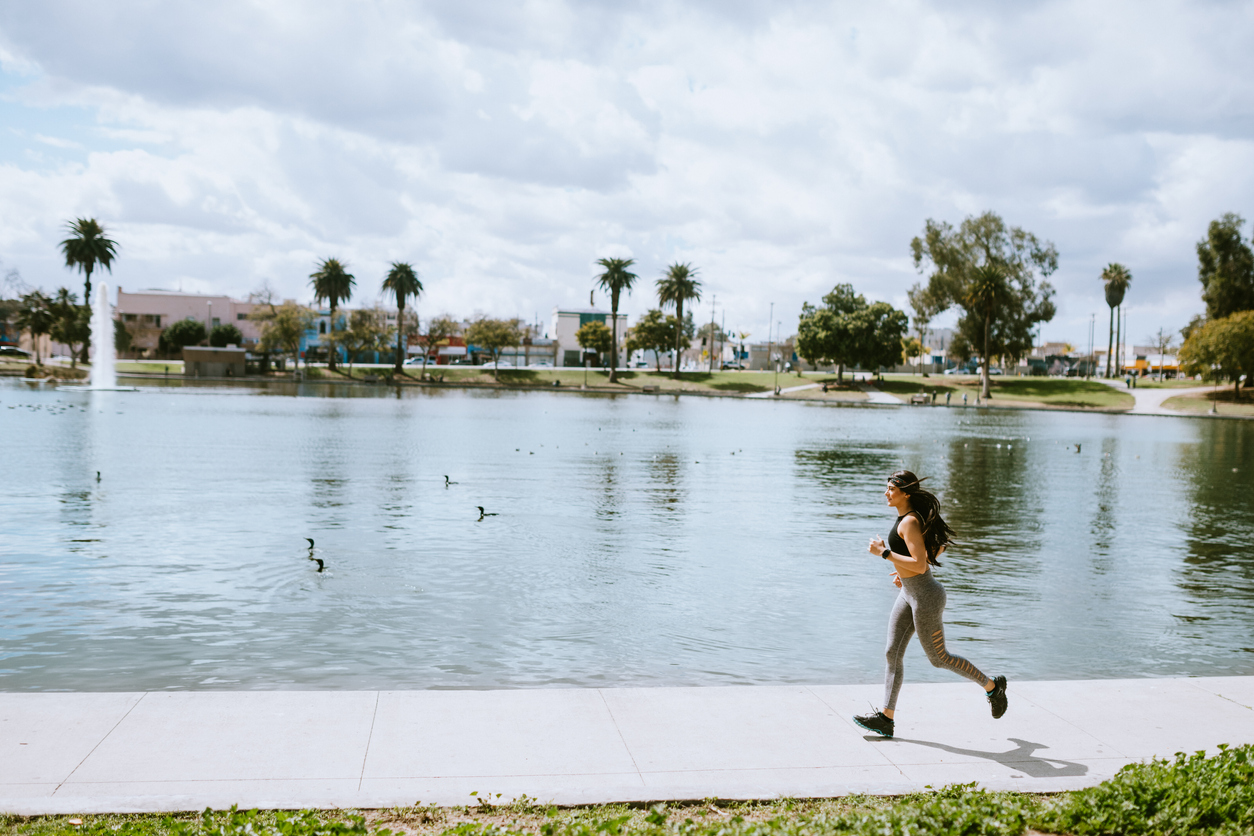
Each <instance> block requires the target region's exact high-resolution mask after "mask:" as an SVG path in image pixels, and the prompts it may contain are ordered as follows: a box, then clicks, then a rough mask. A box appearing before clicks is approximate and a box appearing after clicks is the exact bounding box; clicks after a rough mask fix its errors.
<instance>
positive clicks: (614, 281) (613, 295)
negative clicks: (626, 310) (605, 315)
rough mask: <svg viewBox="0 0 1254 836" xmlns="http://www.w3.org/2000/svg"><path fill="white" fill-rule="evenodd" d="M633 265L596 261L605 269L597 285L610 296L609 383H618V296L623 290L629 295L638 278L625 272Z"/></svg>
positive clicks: (627, 261)
mask: <svg viewBox="0 0 1254 836" xmlns="http://www.w3.org/2000/svg"><path fill="white" fill-rule="evenodd" d="M635 263H636V260H635V259H633V258H599V259H597V264H600V265H601V266H602V267H604V268H605V272H604V273H602V274H601V275H599V276H597V283H598V284H599V285H600V286H601V289H602V290H607V291H609V294H610V318H611V320H612V322H611V326H610V333H611V334H612V335H613V337H614V344H613V345H611V346H610V383H617V382H618V296H619V294H620V293H622V292H623V291H624V290H625V291H627V292H628V293H630V292H631V285H632V282H634V281H635V280H636V279H638V278H640V277H639V276H637V275H636V274H635V273H630V272H628V270H627V268H628V267H630V266H631V265H633V264H635Z"/></svg>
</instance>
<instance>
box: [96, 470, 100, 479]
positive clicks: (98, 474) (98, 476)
mask: <svg viewBox="0 0 1254 836" xmlns="http://www.w3.org/2000/svg"><path fill="white" fill-rule="evenodd" d="M96 481H97V482H99V481H100V471H99V470H97V471H96Z"/></svg>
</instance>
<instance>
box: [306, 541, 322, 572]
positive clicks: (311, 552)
mask: <svg viewBox="0 0 1254 836" xmlns="http://www.w3.org/2000/svg"><path fill="white" fill-rule="evenodd" d="M305 542H306V543H308V544H309V559H310V560H312V561H313V562H314V563H317V564H318V571H319V572H321V571H322V570H323V569H326V568H327V565H326V563H324V562H323V561H322V558H320V557H314V541H313V538H312V537H306V538H305Z"/></svg>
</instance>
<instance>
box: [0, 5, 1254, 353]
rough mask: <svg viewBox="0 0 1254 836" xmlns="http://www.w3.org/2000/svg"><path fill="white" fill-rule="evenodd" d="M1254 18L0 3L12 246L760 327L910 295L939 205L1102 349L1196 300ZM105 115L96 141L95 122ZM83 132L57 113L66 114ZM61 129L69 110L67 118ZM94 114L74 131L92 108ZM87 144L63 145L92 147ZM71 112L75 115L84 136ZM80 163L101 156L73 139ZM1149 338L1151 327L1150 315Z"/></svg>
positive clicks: (905, 8) (1235, 201) (15, 256)
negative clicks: (690, 292) (633, 265)
mask: <svg viewBox="0 0 1254 836" xmlns="http://www.w3.org/2000/svg"><path fill="white" fill-rule="evenodd" d="M1251 17H1254V7H1251V6H1249V5H1248V4H1222V3H1219V4H1207V5H1199V4H1187V3H1182V2H1167V1H1166V0H1160V1H1159V2H1143V3H1132V2H1126V0H1125V2H1116V3H1108V4H1091V3H1082V2H1079V0H1065V1H1064V2H1037V3H1031V4H1017V5H1010V6H1007V5H1005V4H992V3H978V2H972V3H960V4H938V3H928V2H922V0H898V1H897V2H889V3H883V4H875V5H870V6H866V5H854V4H818V3H805V2H800V3H795V4H778V3H757V2H742V3H726V2H725V3H717V4H716V3H690V4H678V3H663V2H639V3H627V4H617V3H615V4H609V3H605V4H595V3H594V4H573V3H568V2H560V1H559V0H527V1H526V2H522V3H517V2H511V3H504V2H502V3H493V4H488V3H476V4H466V3H451V2H449V3H443V2H437V3H431V4H426V5H424V6H422V7H421V8H418V7H414V6H412V5H411V4H404V3H399V2H385V1H384V0H380V2H373V3H366V2H359V3H352V4H340V5H322V6H314V7H310V6H309V5H308V4H298V3H282V2H265V3H262V2H247V0H235V2H230V3H220V4H207V5H206V4H201V5H199V6H188V5H182V6H178V5H176V6H165V7H154V6H152V5H151V4H144V3H137V2H116V3H110V4H87V3H84V2H68V0H67V2H49V3H42V4H38V5H31V4H10V5H8V6H5V7H3V8H0V73H3V75H2V76H0V82H2V83H3V86H2V87H0V101H2V102H3V103H4V104H3V106H4V107H5V114H6V118H8V119H10V120H12V119H14V118H16V119H17V120H18V121H19V122H21V123H24V124H17V125H16V127H18V128H19V132H18V133H17V134H15V135H14V137H13V138H10V139H9V140H7V143H8V144H6V145H0V182H3V184H4V186H3V188H2V189H0V256H2V257H4V259H5V261H6V263H9V264H16V265H18V266H20V267H21V268H22V270H23V273H24V275H25V276H26V277H27V279H28V280H30V281H32V282H35V283H39V284H44V285H45V286H48V285H53V284H57V283H61V282H71V281H72V277H71V276H70V275H69V274H68V273H66V272H64V270H63V268H62V267H61V264H60V259H59V258H58V256H57V253H56V242H57V241H58V240H60V238H61V237H63V235H62V224H63V223H64V221H65V220H66V219H68V218H71V217H75V216H79V215H93V216H96V217H98V218H100V219H101V220H102V221H104V222H105V223H106V224H107V225H108V226H109V227H110V229H112V230H113V232H114V233H115V235H116V237H117V239H118V240H119V241H120V242H121V243H122V254H121V256H122V257H121V258H120V259H119V261H118V262H117V265H116V266H115V273H116V280H117V281H119V282H121V283H123V284H124V285H125V286H127V287H139V286H167V287H173V286H178V285H179V284H180V283H181V284H182V285H183V286H184V287H192V286H195V287H197V288H204V289H208V288H211V287H212V288H215V289H218V290H222V291H226V292H232V293H237V294H243V293H246V292H247V291H248V290H250V289H252V288H253V287H256V286H257V285H258V284H260V282H261V281H262V280H269V281H270V282H271V283H272V284H273V285H274V286H275V287H276V288H277V289H279V290H280V292H282V293H284V294H287V295H293V296H305V295H307V282H308V278H307V277H308V274H309V273H310V272H311V271H312V269H313V264H314V262H315V261H316V260H317V259H319V258H322V257H326V256H330V255H335V256H337V257H340V258H343V259H345V260H346V261H348V262H349V263H350V265H351V266H352V268H353V269H354V270H355V272H356V274H357V276H358V283H359V288H360V293H361V294H362V298H364V299H367V300H370V299H373V298H374V297H375V295H376V293H377V288H376V286H377V284H378V281H379V280H380V279H381V278H382V276H383V274H384V272H385V270H386V267H387V264H388V262H390V261H392V260H398V259H403V260H409V261H412V262H413V263H414V264H415V265H416V266H417V267H418V268H419V270H420V272H421V273H422V275H423V279H424V284H425V285H426V287H427V298H426V299H425V300H424V302H423V303H421V304H422V307H423V308H425V309H426V311H427V312H431V313H434V312H438V311H443V310H449V311H454V312H458V313H470V312H471V311H472V310H476V309H478V310H485V311H495V312H497V313H499V314H502V315H514V314H517V315H522V316H527V317H530V316H532V315H533V314H534V313H536V312H537V311H538V312H540V314H541V316H543V315H544V312H545V311H547V310H548V309H549V308H550V307H552V305H554V304H559V303H560V304H572V303H578V302H584V301H586V299H587V292H588V290H589V289H590V288H591V286H592V279H591V276H592V274H593V272H594V269H595V268H594V264H593V262H594V261H595V259H596V258H599V257H603V256H607V255H630V256H632V257H634V258H636V259H637V263H638V265H639V268H640V272H641V276H642V279H643V280H644V281H643V282H642V284H641V285H639V286H638V288H637V290H636V291H635V292H634V293H633V294H632V296H630V297H629V298H628V299H627V300H626V303H625V304H626V307H627V309H628V310H629V311H630V312H633V313H639V312H643V310H644V309H645V308H647V307H649V306H650V304H651V302H652V282H653V279H654V278H655V277H656V276H657V275H658V274H659V273H660V272H661V270H662V269H663V267H664V266H665V265H666V264H667V263H668V262H671V261H674V260H682V261H691V262H693V263H695V264H696V265H698V266H699V267H700V268H701V271H702V277H703V281H704V282H705V285H706V289H707V294H708V295H707V297H706V298H707V300H708V299H709V298H710V296H712V295H717V297H718V302H719V307H720V308H722V307H723V306H724V305H725V306H726V311H727V322H728V325H729V326H732V327H735V328H736V329H738V330H747V331H751V332H753V333H754V334H755V335H763V334H765V333H766V329H767V321H766V320H767V311H768V308H769V305H770V303H771V302H772V301H773V302H775V303H776V312H777V313H776V319H779V320H781V321H783V322H784V324H785V325H784V327H785V330H787V329H788V328H789V326H791V325H792V324H793V323H794V322H795V319H796V314H797V311H798V309H799V307H800V304H801V302H802V301H803V300H810V301H815V300H817V299H818V298H819V297H821V296H822V295H823V293H825V292H826V291H827V290H828V289H830V287H831V286H832V284H834V283H836V282H838V281H851V282H853V283H854V284H855V285H856V286H857V287H858V289H859V290H860V291H861V292H863V293H866V294H867V295H868V296H871V297H874V298H881V299H888V300H893V301H895V302H897V303H898V304H900V302H901V300H902V299H904V293H905V290H906V289H907V288H908V287H909V286H910V284H912V283H913V282H914V281H917V280H918V279H919V276H918V275H917V274H916V273H915V272H914V270H913V267H912V265H911V264H910V261H909V258H908V244H909V240H910V238H911V237H913V236H914V235H915V234H917V233H918V232H919V231H920V230H921V229H922V227H923V223H924V221H925V220H926V219H927V218H929V217H934V218H938V219H944V220H948V221H950V222H953V223H957V222H958V221H960V220H961V219H962V217H963V215H964V214H968V213H975V212H980V211H984V210H985V209H990V208H991V209H994V210H996V211H999V212H1001V213H1002V214H1003V216H1004V217H1005V218H1006V220H1007V221H1008V222H1009V223H1012V224H1016V225H1021V226H1024V227H1025V228H1027V229H1030V230H1032V231H1033V232H1035V233H1037V234H1038V235H1039V236H1041V237H1043V238H1047V239H1050V240H1052V241H1054V243H1055V244H1057V246H1058V248H1059V250H1060V252H1061V256H1062V258H1061V263H1062V266H1061V269H1060V270H1059V272H1058V274H1056V276H1055V277H1054V279H1053V281H1054V283H1055V284H1056V286H1057V287H1058V289H1059V297H1058V301H1059V317H1058V319H1057V320H1056V321H1055V322H1054V323H1051V324H1050V325H1047V326H1046V328H1045V331H1046V336H1050V335H1051V334H1055V335H1056V336H1057V337H1058V338H1062V339H1069V340H1071V341H1072V342H1076V341H1078V340H1080V339H1081V337H1082V336H1085V335H1086V334H1087V327H1088V320H1089V314H1090V312H1092V311H1098V312H1099V313H1100V312H1101V311H1103V310H1104V302H1102V300H1101V297H1100V283H1098V282H1097V280H1096V276H1097V274H1098V273H1099V272H1100V269H1101V266H1102V265H1103V264H1105V263H1107V262H1109V261H1121V262H1123V263H1126V264H1128V265H1129V266H1130V267H1131V268H1132V270H1133V274H1134V276H1135V279H1134V285H1133V291H1132V293H1130V294H1129V300H1128V305H1129V310H1130V311H1131V312H1132V313H1133V316H1135V317H1137V318H1138V319H1139V318H1140V317H1142V316H1143V317H1145V318H1147V319H1154V318H1157V319H1160V320H1161V322H1160V323H1157V324H1162V325H1167V326H1170V327H1179V326H1180V325H1183V324H1184V322H1185V321H1186V320H1187V319H1188V316H1189V315H1190V314H1191V313H1192V312H1193V311H1195V310H1197V309H1200V307H1201V306H1200V301H1199V300H1198V298H1197V284H1196V279H1195V266H1194V265H1195V256H1194V253H1193V244H1194V242H1196V240H1197V239H1198V238H1200V237H1201V236H1202V235H1203V234H1204V232H1205V226H1206V223H1207V222H1208V221H1209V220H1210V219H1212V218H1214V217H1217V216H1218V215H1219V214H1221V213H1222V212H1224V211H1230V210H1235V211H1241V210H1243V209H1244V210H1245V211H1246V212H1247V214H1249V213H1251V212H1254V209H1250V208H1248V207H1243V206H1242V200H1243V199H1245V198H1246V197H1247V196H1248V195H1249V194H1251V189H1250V186H1251V182H1250V177H1251V176H1254V175H1250V174H1248V173H1247V172H1250V171H1251V170H1254V169H1252V168H1251V165H1250V163H1251V162H1252V161H1254V160H1252V159H1251V158H1252V157H1254V141H1251V139H1250V137H1251V136H1252V135H1254V133H1252V132H1251V130H1250V128H1251V122H1252V121H1254V94H1252V93H1254V91H1252V85H1254V81H1251V80H1250V79H1251V73H1250V72H1249V70H1250V65H1251V63H1252V62H1251V59H1250V58H1249V57H1248V55H1247V52H1248V50H1247V48H1246V46H1247V44H1246V40H1247V39H1246V38H1245V37H1244V34H1245V33H1247V32H1249V31H1250V24H1251ZM82 113H86V114H89V118H90V120H91V122H92V124H91V125H89V126H88V127H89V128H90V129H89V130H86V131H82V130H77V128H76V127H75V125H74V124H71V123H74V121H75V119H78V118H79V117H78V116H75V117H73V118H71V117H70V116H68V115H66V114H82ZM58 120H59V121H58ZM49 123H55V124H54V126H53V128H50V127H49ZM63 123H64V124H63ZM62 127H64V128H65V129H64V130H62V129H61V128H62ZM54 128H55V129H54ZM76 146H84V147H76ZM1157 324H1155V325H1154V326H1153V327H1150V324H1149V322H1147V324H1146V326H1147V327H1146V331H1147V332H1148V331H1151V330H1154V328H1156V327H1157Z"/></svg>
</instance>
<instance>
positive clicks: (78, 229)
mask: <svg viewBox="0 0 1254 836" xmlns="http://www.w3.org/2000/svg"><path fill="white" fill-rule="evenodd" d="M66 227H67V228H68V229H69V230H70V237H69V238H66V239H65V240H64V241H62V242H61V252H62V254H64V255H65V266H66V267H70V268H75V267H76V268H78V269H79V270H81V271H82V273H83V291H84V292H83V301H84V302H85V303H86V304H88V305H90V304H91V274H92V271H93V270H95V268H96V265H97V264H99V265H100V266H101V267H104V268H105V269H106V270H108V271H109V272H110V273H112V272H113V259H114V258H116V257H117V248H118V245H117V242H116V241H113V240H111V239H110V238H109V237H108V236H106V235H105V228H104V227H103V226H101V225H100V223H99V222H98V221H97V220H96V219H95V218H76V219H75V220H73V221H68V222H67V223H66Z"/></svg>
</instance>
